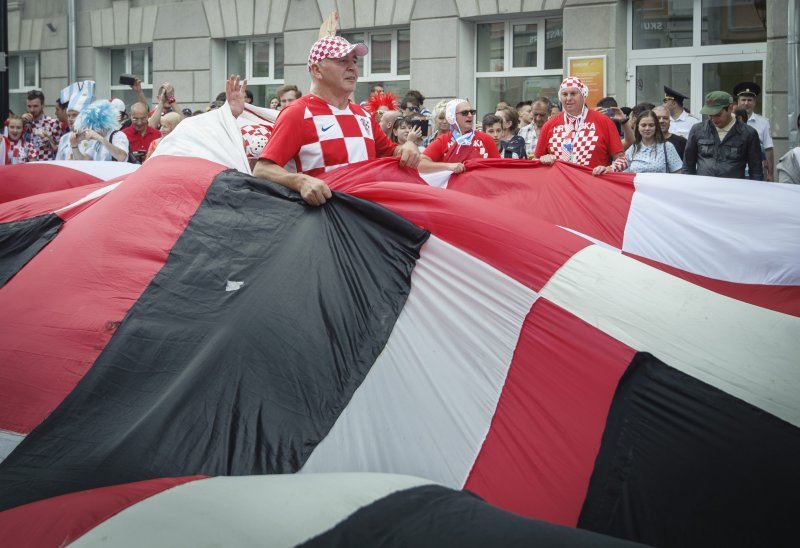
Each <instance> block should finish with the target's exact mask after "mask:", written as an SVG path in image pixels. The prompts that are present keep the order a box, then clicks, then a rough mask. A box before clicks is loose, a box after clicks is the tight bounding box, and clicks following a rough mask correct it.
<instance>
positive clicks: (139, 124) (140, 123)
mask: <svg viewBox="0 0 800 548" xmlns="http://www.w3.org/2000/svg"><path fill="white" fill-rule="evenodd" d="M131 125H132V126H133V129H134V130H135V131H136V133H141V134H142V135H144V132H145V131H146V130H147V105H145V104H144V103H134V104H133V105H132V106H131Z"/></svg>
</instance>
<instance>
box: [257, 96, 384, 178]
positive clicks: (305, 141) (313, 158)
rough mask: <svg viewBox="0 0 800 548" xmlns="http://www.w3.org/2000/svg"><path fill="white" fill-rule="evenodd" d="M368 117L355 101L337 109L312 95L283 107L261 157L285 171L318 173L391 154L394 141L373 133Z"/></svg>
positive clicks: (371, 123)
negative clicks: (283, 168)
mask: <svg viewBox="0 0 800 548" xmlns="http://www.w3.org/2000/svg"><path fill="white" fill-rule="evenodd" d="M372 129H373V122H372V119H371V117H370V116H369V115H368V114H367V113H366V112H365V111H364V109H362V108H361V107H360V106H359V105H357V104H355V103H350V104H349V105H348V106H347V107H346V108H344V109H338V108H336V107H334V106H332V105H329V104H328V103H327V102H325V101H323V100H322V99H320V98H319V97H316V96H315V95H306V96H304V97H301V98H300V99H298V100H297V101H295V102H294V103H292V104H291V105H290V106H289V107H287V108H286V109H284V110H283V111H282V112H281V114H280V116H279V117H278V121H277V123H276V125H275V129H274V130H273V134H272V138H271V139H270V140H269V142H268V143H267V146H266V148H265V149H264V152H263V153H262V155H261V157H262V158H266V159H268V160H271V161H273V162H275V163H276V164H278V165H282V166H284V167H285V168H286V170H287V171H291V172H294V173H305V174H307V175H318V174H320V173H325V172H327V171H331V170H333V169H336V168H338V167H341V166H344V165H347V164H353V163H355V162H361V161H364V160H370V159H373V158H376V157H380V156H388V155H391V154H392V152H393V151H394V148H395V144H394V143H392V142H391V141H389V138H388V137H386V135H385V134H384V133H383V132H382V131H377V133H375V134H373V131H372Z"/></svg>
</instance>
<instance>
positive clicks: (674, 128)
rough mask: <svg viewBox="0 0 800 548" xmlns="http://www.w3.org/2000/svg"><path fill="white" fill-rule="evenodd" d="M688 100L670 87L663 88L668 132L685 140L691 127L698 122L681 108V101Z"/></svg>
mask: <svg viewBox="0 0 800 548" xmlns="http://www.w3.org/2000/svg"><path fill="white" fill-rule="evenodd" d="M685 99H688V97H687V96H686V95H684V94H683V93H681V92H679V91H675V90H674V89H672V88H671V87H668V86H664V106H665V107H667V110H669V118H670V120H669V132H670V133H674V134H675V135H680V136H681V137H683V138H686V137H687V136H688V135H689V130H690V129H692V126H693V125H695V124H697V123H699V122H700V120H699V119H697V118H695V117H694V116H692V115H691V114H689V112H688V111H686V110H685V109H684V108H683V101H684V100H685Z"/></svg>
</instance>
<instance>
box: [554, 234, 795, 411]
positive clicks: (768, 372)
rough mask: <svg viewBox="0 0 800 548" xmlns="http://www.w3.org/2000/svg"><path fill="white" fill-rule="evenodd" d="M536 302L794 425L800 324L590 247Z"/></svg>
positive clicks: (555, 277)
mask: <svg viewBox="0 0 800 548" xmlns="http://www.w3.org/2000/svg"><path fill="white" fill-rule="evenodd" d="M541 296H542V297H543V298H546V299H548V300H550V301H551V302H553V303H555V304H557V305H558V306H560V307H562V308H564V309H565V310H567V311H568V312H571V313H572V314H574V315H576V316H577V317H579V318H581V319H582V320H584V321H586V322H588V323H589V324H591V325H593V326H595V327H597V328H598V329H600V330H602V331H604V332H605V333H607V334H609V335H611V336H612V337H614V338H615V339H617V340H619V341H621V342H623V343H625V344H627V345H628V346H630V347H632V348H634V349H636V350H640V351H646V352H650V353H652V354H653V355H655V356H656V357H658V358H659V359H660V360H662V361H663V362H665V363H666V364H667V365H670V366H672V367H675V368H676V369H679V370H680V371H683V372H684V373H686V374H688V375H691V376H693V377H695V378H697V379H699V380H701V381H703V382H706V383H708V384H710V385H712V386H715V387H717V388H718V389H720V390H722V391H723V392H726V393H728V394H731V395H733V396H735V397H737V398H740V399H742V400H744V401H746V402H748V403H750V404H752V405H754V406H756V407H759V408H761V409H763V410H764V411H767V412H768V413H772V414H773V415H775V416H777V417H779V418H781V419H783V420H785V421H787V422H790V423H791V424H793V425H795V426H800V400H798V397H797V394H800V378H799V377H798V375H797V366H798V363H799V360H800V358H798V356H800V337H798V334H800V318H796V317H794V316H789V315H787V314H782V313H780V312H775V311H772V310H768V309H765V308H761V307H758V306H754V305H751V304H748V303H744V302H742V301H738V300H736V299H732V298H729V297H725V296H723V295H719V294H717V293H714V292H711V291H708V290H706V289H703V288H702V287H698V286H696V285H694V284H692V283H689V282H687V281H684V280H682V279H680V278H677V277H675V276H672V275H670V274H667V273H665V272H662V271H661V270H658V269H656V268H652V267H650V266H647V265H645V264H643V263H641V262H639V261H636V260H635V259H632V258H630V257H626V256H624V255H620V254H618V253H614V252H611V251H608V250H605V249H603V248H601V247H599V246H589V247H587V248H585V249H583V250H581V251H580V252H578V253H576V254H575V256H573V257H572V258H570V260H569V261H567V262H566V263H565V264H564V266H563V267H561V269H559V270H558V271H557V272H556V274H555V275H554V276H553V277H552V278H551V279H550V280H549V281H548V282H547V284H546V285H545V287H544V288H543V289H542V291H541Z"/></svg>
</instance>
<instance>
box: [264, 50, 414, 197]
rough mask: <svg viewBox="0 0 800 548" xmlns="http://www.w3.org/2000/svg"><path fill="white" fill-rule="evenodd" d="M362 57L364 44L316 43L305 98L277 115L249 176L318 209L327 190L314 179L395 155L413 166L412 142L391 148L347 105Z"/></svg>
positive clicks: (358, 110) (367, 119) (369, 121)
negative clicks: (287, 190) (292, 193)
mask: <svg viewBox="0 0 800 548" xmlns="http://www.w3.org/2000/svg"><path fill="white" fill-rule="evenodd" d="M366 53H367V46H366V45H365V44H351V43H349V42H348V41H347V40H345V39H344V38H342V37H341V36H325V37H323V38H320V39H319V40H317V42H316V43H315V44H314V46H313V47H312V48H311V52H310V53H309V55H308V71H309V72H310V73H311V93H310V94H308V95H305V96H303V97H301V98H300V99H298V100H296V101H294V102H293V103H291V104H290V105H289V106H287V107H286V108H284V109H283V110H282V111H281V113H280V115H279V116H278V119H277V121H276V122H275V128H274V129H273V131H272V136H271V138H270V140H269V142H268V143H267V145H266V146H265V147H264V150H263V151H262V153H261V156H260V158H259V160H258V163H257V164H256V166H255V168H254V169H253V175H256V176H257V177H263V178H264V179H268V180H270V181H275V182H276V183H279V184H281V185H283V186H285V187H287V188H290V189H292V190H295V191H297V192H299V193H300V195H301V196H302V197H303V199H304V200H305V201H306V202H307V203H309V204H311V205H322V204H324V203H325V202H326V201H327V200H328V199H329V198H330V197H331V191H330V189H329V188H328V185H326V184H325V183H324V182H323V181H321V180H320V179H318V178H317V177H316V175H319V174H321V173H325V172H327V171H331V170H333V169H336V168H337V167H341V166H344V165H347V164H352V163H355V162H360V161H363V160H371V159H374V158H377V157H383V156H399V157H400V165H401V166H403V167H409V168H416V167H417V165H418V164H419V157H420V155H419V149H418V148H417V146H416V145H414V143H412V142H410V141H408V142H406V143H405V144H403V145H396V144H395V143H393V142H392V141H390V140H389V138H388V137H387V136H386V135H385V134H384V133H383V131H381V130H380V128H378V127H374V124H373V120H372V118H371V117H370V116H369V114H367V113H366V112H365V111H364V109H362V108H361V107H360V106H359V105H358V104H356V103H353V102H351V101H350V96H351V95H352V93H353V91H354V90H355V88H356V81H357V80H358V66H357V64H356V57H357V56H359V55H362V56H363V55H365V54H366ZM373 130H375V131H373Z"/></svg>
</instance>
